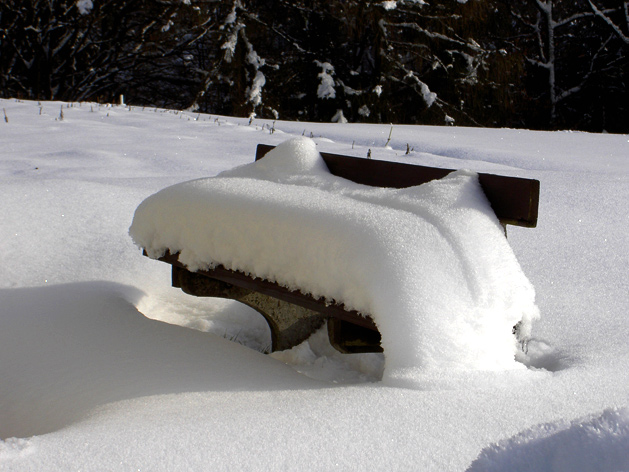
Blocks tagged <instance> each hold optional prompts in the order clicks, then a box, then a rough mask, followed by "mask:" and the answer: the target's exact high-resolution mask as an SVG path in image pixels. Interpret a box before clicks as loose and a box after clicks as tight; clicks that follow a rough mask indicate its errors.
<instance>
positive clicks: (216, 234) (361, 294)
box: [130, 138, 538, 383]
mask: <svg viewBox="0 0 629 472" xmlns="http://www.w3.org/2000/svg"><path fill="white" fill-rule="evenodd" d="M130 234H131V236H132V238H133V240H134V241H135V243H136V244H137V245H138V246H140V247H142V248H144V249H146V250H147V252H148V254H149V255H150V256H151V257H159V256H161V255H162V254H163V253H164V251H166V250H170V251H171V252H180V261H181V262H183V263H184V264H185V265H186V266H187V267H188V268H189V269H190V270H198V269H203V268H207V267H211V266H213V265H216V264H222V265H223V266H225V267H227V268H229V269H234V270H240V271H243V272H245V273H250V274H255V275H256V276H258V277H262V278H265V279H268V280H271V281H275V282H278V283H280V284H281V285H283V286H286V287H288V288H290V289H300V290H301V291H303V292H307V293H311V294H312V295H314V296H315V297H320V296H323V297H326V298H328V299H334V300H336V301H338V302H342V303H344V304H345V306H346V307H348V308H351V309H355V310H358V311H359V312H361V313H365V314H370V315H371V316H372V317H373V318H374V320H375V322H376V324H377V325H378V328H379V330H380V332H381V334H382V344H383V348H384V352H385V356H386V368H385V379H387V378H388V379H389V380H390V381H392V382H398V383H406V382H407V381H408V380H409V378H410V379H412V378H414V376H416V375H418V373H421V372H427V371H431V370H443V369H456V370H470V369H471V370H497V369H508V368H515V367H516V366H517V365H518V364H516V363H515V361H514V355H515V353H516V350H517V345H516V342H515V339H514V336H513V334H512V328H513V326H514V325H515V324H516V323H518V322H520V321H522V325H523V330H524V332H526V331H527V330H529V329H530V323H531V321H532V320H533V319H535V318H537V317H538V310H537V307H536V305H535V301H534V298H535V294H534V289H533V287H532V285H531V284H530V283H529V281H528V280H527V278H526V277H525V275H524V274H523V272H522V270H521V268H520V266H519V264H518V262H517V260H516V258H515V256H514V254H513V252H512V250H511V248H510V246H509V244H508V242H507V240H506V238H505V237H504V234H503V232H502V228H501V226H500V224H499V222H498V221H497V219H496V216H495V215H494V213H493V211H492V210H491V207H490V205H489V203H488V201H487V199H486V197H485V195H484V193H483V192H482V189H481V187H480V184H479V183H478V176H477V175H476V174H475V173H473V172H469V171H457V172H453V173H452V174H450V175H449V176H447V177H445V178H443V179H440V180H436V181H432V182H429V183H426V184H424V185H420V186H417V187H412V188H407V189H399V190H398V189H383V188H374V187H368V186H364V185H359V184H355V183H352V182H350V181H347V180H345V179H342V178H339V177H336V176H333V175H331V174H330V173H329V172H328V170H327V168H326V166H325V163H324V161H323V160H322V158H321V156H320V155H319V153H318V152H317V150H316V145H315V143H314V142H313V141H312V140H309V139H305V138H298V139H293V140H290V141H287V142H285V143H283V144H281V145H280V146H278V147H277V148H275V149H274V150H273V151H271V152H270V153H269V154H268V155H267V156H266V157H265V158H264V159H262V160H260V161H257V162H255V163H251V164H248V165H245V166H241V167H237V168H235V169H232V170H229V171H226V172H223V173H222V174H219V175H218V176H217V177H213V178H205V179H200V180H194V181H190V182H185V183H181V184H178V185H174V186H172V187H169V188H166V189H164V190H162V191H160V192H158V193H156V194H155V195H152V196H151V197H149V198H147V199H146V200H145V201H144V202H142V203H141V204H140V206H139V207H138V208H137V210H136V212H135V216H134V219H133V223H132V225H131V228H130Z"/></svg>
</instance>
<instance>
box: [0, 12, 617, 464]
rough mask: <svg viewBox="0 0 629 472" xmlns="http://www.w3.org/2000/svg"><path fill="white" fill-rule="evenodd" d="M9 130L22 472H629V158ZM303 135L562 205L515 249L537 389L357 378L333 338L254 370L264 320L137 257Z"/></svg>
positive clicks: (3, 202)
mask: <svg viewBox="0 0 629 472" xmlns="http://www.w3.org/2000/svg"><path fill="white" fill-rule="evenodd" d="M398 3H399V2H398ZM0 108H2V109H4V110H6V114H7V117H8V123H7V122H5V121H2V122H0V144H1V145H0V210H1V212H2V213H1V216H2V218H1V219H0V470H2V471H3V472H4V471H10V472H11V471H16V472H17V471H19V472H22V471H66V470H86V471H102V470H115V471H119V470H120V471H126V470H138V469H140V470H153V471H172V470H260V469H264V470H304V469H308V470H336V469H341V468H344V469H348V470H421V471H439V472H443V471H464V470H466V469H468V468H470V467H473V468H474V469H475V470H483V467H484V466H486V467H487V468H489V469H490V470H491V467H493V470H500V467H501V466H504V467H502V469H503V470H505V469H506V470H526V466H525V465H524V464H533V470H535V469H537V470H562V469H558V468H557V469H553V467H555V465H554V464H556V463H555V462H553V461H554V460H555V458H556V457H559V454H560V451H563V452H561V454H571V453H574V454H575V458H578V457H581V458H584V460H583V461H580V462H577V461H576V459H575V460H574V461H572V462H568V464H569V465H570V464H571V465H572V466H574V469H573V470H577V471H579V470H588V469H587V466H588V465H589V464H592V463H595V464H597V466H596V470H602V471H619V470H627V465H626V461H627V457H628V454H626V452H625V451H626V450H627V447H625V446H624V444H626V443H623V441H625V440H626V439H623V438H626V425H627V419H626V411H627V408H628V407H629V369H627V366H628V365H629V343H628V342H627V339H629V323H627V307H629V278H628V277H627V267H629V250H628V249H629V232H627V228H628V227H629V213H628V212H627V201H629V160H628V159H629V157H628V156H629V136H627V135H609V134H588V133H570V132H552V133H551V132H534V131H526V130H510V129H474V128H458V127H426V126H398V125H394V126H393V129H392V127H391V126H390V125H386V126H380V125H357V124H349V123H348V124H344V125H334V124H330V123H327V124H315V123H300V122H282V121H276V122H275V124H274V123H273V122H272V121H264V120H258V119H256V120H254V121H253V122H252V123H251V124H250V123H249V119H248V118H243V119H239V118H232V117H217V116H209V115H203V114H201V115H199V114H197V113H185V112H184V113H182V112H180V111H168V110H156V109H153V108H151V109H149V108H146V109H142V108H132V107H128V106H126V107H123V106H105V105H98V104H90V103H82V104H78V103H75V104H66V103H59V102H41V103H38V102H22V101H18V100H0ZM60 109H62V110H63V119H60ZM391 130H392V132H391ZM302 135H305V136H313V137H314V140H315V142H316V143H317V148H318V149H321V150H322V151H327V152H334V153H338V154H348V155H354V156H360V157H366V156H367V153H368V152H369V151H371V155H372V156H373V158H375V159H385V160H393V161H403V162H410V163H418V164H423V165H432V166H437V167H446V168H468V169H473V170H474V171H478V172H490V173H496V174H505V175H513V176H519V177H530V178H535V179H539V180H540V181H541V184H542V185H541V195H540V219H539V222H538V226H537V228H535V229H527V228H519V227H509V245H510V246H511V248H512V250H513V252H514V253H515V254H516V256H517V259H518V261H519V263H520V265H521V266H522V269H523V271H524V272H525V273H526V275H527V277H528V278H529V279H530V281H531V283H532V284H533V285H534V286H535V291H536V301H537V305H538V306H539V309H540V312H541V313H542V316H541V318H540V319H539V320H538V321H536V322H535V323H534V324H533V327H532V332H531V341H530V342H529V344H528V351H527V353H526V354H522V355H519V356H518V359H519V362H520V363H521V364H522V365H524V366H526V367H527V368H526V369H508V370H504V371H500V370H496V371H491V372H489V371H485V372H483V371H466V372H463V371H461V372H455V371H453V370H446V371H445V372H446V373H444V374H442V373H439V372H433V373H432V374H431V375H426V376H425V377H424V381H423V382H422V387H423V388H422V389H417V388H414V389H407V388H399V387H392V386H389V385H386V384H384V383H383V382H380V379H381V378H382V366H383V363H384V360H383V356H382V355H380V354H369V355H362V354H361V355H341V354H338V353H336V352H335V351H334V350H333V348H331V347H330V346H329V344H327V341H326V337H325V336H324V333H322V332H319V333H317V334H315V336H313V337H312V338H310V339H309V340H308V341H307V342H306V343H304V344H303V345H301V346H299V347H298V348H296V349H294V350H291V351H288V352H283V353H281V354H278V355H273V357H276V358H275V359H274V358H273V357H271V356H267V355H263V354H260V353H259V352H256V351H254V350H252V349H250V348H249V347H253V348H256V349H263V348H264V347H265V346H266V345H268V343H269V341H270V338H269V333H268V329H267V328H266V325H265V322H264V320H263V319H262V317H261V316H260V315H258V314H257V313H255V312H254V311H253V310H251V309H249V308H247V307H245V306H243V305H240V304H238V303H235V302H232V301H226V300H221V299H201V298H196V297H190V296H188V295H185V294H183V293H182V292H181V291H180V290H178V289H174V288H171V287H170V270H169V267H168V266H167V264H164V263H161V262H156V261H153V260H150V259H148V258H146V257H143V256H142V255H141V254H140V253H139V251H138V250H137V247H136V246H135V245H134V244H133V242H132V241H131V239H130V238H129V236H128V229H129V225H130V224H131V218H132V215H133V212H134V210H135V209H136V208H137V207H138V205H139V204H140V203H141V202H142V201H143V200H144V199H146V198H147V197H148V196H150V195H151V194H154V193H155V192H157V191H159V190H160V189H163V188H165V187H167V186H169V185H174V184H177V183H178V182H183V181H187V180H191V179H195V178H199V177H203V176H213V175H216V174H218V173H219V172H222V171H225V170H227V169H233V168H234V167H237V166H239V165H242V164H246V163H250V162H251V161H252V160H253V155H254V153H255V146H256V144H257V143H266V144H279V143H281V142H283V141H285V140H286V139H287V138H291V137H297V136H302ZM389 138H390V139H389ZM385 144H386V145H387V146H388V147H389V148H385ZM407 145H409V147H410V149H411V152H410V153H409V154H406V150H407ZM143 315H145V316H143ZM148 318H152V319H148ZM177 325H179V326H177ZM184 327H185V328H186V329H184ZM187 328H194V329H187ZM221 338H227V339H228V340H233V341H235V342H228V341H226V340H225V339H221ZM241 344H244V345H241ZM247 346H249V347H247ZM277 357H280V358H281V359H280V360H281V361H282V362H280V360H278V359H277ZM283 362H286V363H288V364H289V365H288V366H287V365H285V364H284V363H283ZM298 372H299V373H298ZM442 372H443V371H442ZM302 373H303V375H302ZM308 377H310V378H308ZM616 425H617V426H616ZM553 451H557V452H558V454H556V455H554V453H553ZM571 451H572V452H571ZM511 453H512V454H511ZM510 456H512V457H513V458H514V460H513V461H510V462H509V458H510ZM563 457H566V456H565V455H564V456H563ZM516 458H523V459H522V460H521V461H520V460H519V459H518V460H517V461H516ZM475 461H476V462H475ZM472 464H473V465H472ZM529 470H530V469H529ZM564 470H566V469H564Z"/></svg>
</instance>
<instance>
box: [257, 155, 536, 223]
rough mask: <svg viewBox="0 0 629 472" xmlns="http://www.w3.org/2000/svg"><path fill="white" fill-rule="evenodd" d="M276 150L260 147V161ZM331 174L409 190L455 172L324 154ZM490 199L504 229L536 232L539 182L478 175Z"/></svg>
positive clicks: (380, 185) (358, 181)
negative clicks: (526, 229)
mask: <svg viewBox="0 0 629 472" xmlns="http://www.w3.org/2000/svg"><path fill="white" fill-rule="evenodd" d="M273 148H274V146H269V145H267V144H258V148H257V150H256V160H258V159H261V158H262V157H264V155H265V154H266V153H267V152H269V151H270V150H271V149H273ZM321 157H323V160H324V161H325V163H326V164H327V166H328V169H329V170H330V172H331V173H332V174H334V175H337V176H339V177H343V178H345V179H348V180H351V181H353V182H356V183H359V184H365V185H371V186H373V187H392V188H405V187H412V186H414V185H420V184H423V183H426V182H429V181H431V180H434V179H440V178H442V177H444V176H446V175H448V174H449V173H450V172H453V171H454V169H441V168H438V167H427V166H420V165H415V164H403V163H400V162H388V161H379V160H376V159H365V158H360V157H352V156H343V155H340V154H330V153H326V152H322V153H321ZM478 177H479V181H480V184H481V187H482V188H483V191H484V192H485V195H487V199H488V200H489V202H490V203H491V206H492V208H493V210H494V212H495V213H496V216H497V217H498V219H499V220H500V222H501V223H502V224H503V225H507V224H509V225H516V226H524V227H527V228H534V227H535V226H536V225H537V210H538V206H539V180H533V179H523V178H520V177H508V176H502V175H494V174H481V173H479V174H478Z"/></svg>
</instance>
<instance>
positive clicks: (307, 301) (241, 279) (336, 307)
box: [144, 251, 378, 331]
mask: <svg viewBox="0 0 629 472" xmlns="http://www.w3.org/2000/svg"><path fill="white" fill-rule="evenodd" d="M144 255H146V251H144ZM158 260H160V261H162V262H167V263H168V264H171V265H174V266H177V267H181V268H183V269H186V270H187V268H186V266H185V265H183V264H182V263H181V262H179V254H177V253H175V254H171V253H170V252H166V254H164V255H163V256H162V257H159V258H158ZM196 273H197V274H201V275H204V276H206V277H209V278H211V279H216V280H220V281H222V282H226V283H228V284H231V285H235V286H236V287H241V288H245V289H247V290H253V291H255V292H259V293H263V294H265V295H268V296H270V297H274V298H278V299H280V300H284V301H286V302H289V303H292V304H294V305H298V306H301V307H304V308H308V309H309V310H313V311H317V312H319V313H323V314H324V315H326V316H330V317H334V318H337V319H340V320H344V321H348V322H350V323H353V324H356V325H358V326H362V327H364V328H367V329H371V330H373V331H378V328H376V325H375V323H374V322H373V319H371V317H369V316H363V315H361V314H360V313H359V312H357V311H356V310H346V309H345V306H344V305H343V304H339V303H334V302H332V303H330V302H326V301H325V300H324V299H323V298H319V299H317V298H314V297H312V296H311V295H308V294H304V293H302V292H299V291H294V290H289V289H287V288H286V287H282V286H281V285H279V284H277V283H275V282H270V281H268V280H264V279H261V278H258V277H252V276H249V275H247V274H244V273H243V272H238V271H234V270H230V269H226V268H225V267H223V266H217V267H216V268H214V269H207V270H197V271H196Z"/></svg>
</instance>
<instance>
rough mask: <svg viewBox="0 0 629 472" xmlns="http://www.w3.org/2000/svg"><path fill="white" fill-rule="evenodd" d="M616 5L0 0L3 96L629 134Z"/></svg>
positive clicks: (582, 0) (624, 22)
mask: <svg viewBox="0 0 629 472" xmlns="http://www.w3.org/2000/svg"><path fill="white" fill-rule="evenodd" d="M628 51H629V2H628V1H622V0H517V1H512V0H431V1H423V0H406V1H404V0H398V1H374V2H371V1H357V0H327V1H317V0H296V1H283V0H258V1H255V0H2V4H1V5H0V95H1V96H2V97H4V98H10V97H15V98H23V99H38V100H65V101H86V100H94V101H100V102H112V101H117V100H119V97H120V96H121V95H123V96H124V97H125V101H126V103H127V104H132V105H138V106H159V107H168V108H175V109H192V110H198V111H199V112H204V113H212V114H221V115H230V116H245V117H248V116H250V117H256V116H257V117H260V118H274V119H283V120H301V121H324V122H329V121H346V120H347V121H351V122H378V123H389V122H390V123H399V124H403V123H405V124H432V125H443V124H455V125H459V126H483V127H514V128H529V129H573V130H586V131H595V132H617V133H627V132H629V119H628V116H629V114H628V110H627V106H628V105H629V100H628V95H629V92H628V87H627V75H628V73H629V64H628V61H627V52H628Z"/></svg>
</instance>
